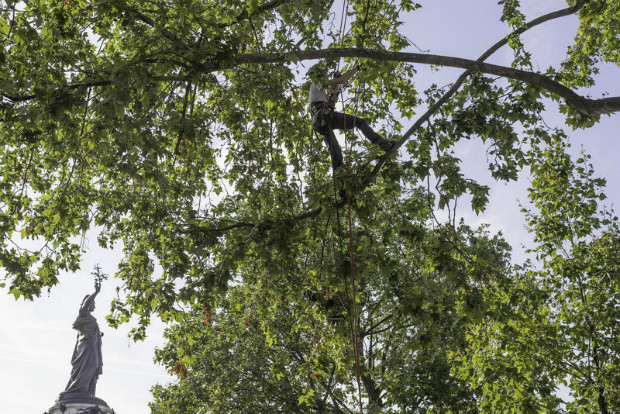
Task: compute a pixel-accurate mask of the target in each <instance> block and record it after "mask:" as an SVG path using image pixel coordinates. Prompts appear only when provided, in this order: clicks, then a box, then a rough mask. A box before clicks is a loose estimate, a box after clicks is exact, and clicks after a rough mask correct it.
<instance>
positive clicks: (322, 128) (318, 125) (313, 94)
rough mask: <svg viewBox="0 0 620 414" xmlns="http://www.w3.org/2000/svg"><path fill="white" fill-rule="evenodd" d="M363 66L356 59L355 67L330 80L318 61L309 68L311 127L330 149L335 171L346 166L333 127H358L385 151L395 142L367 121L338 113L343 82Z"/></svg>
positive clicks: (337, 74) (337, 73) (335, 75)
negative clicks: (329, 89) (328, 92)
mask: <svg viewBox="0 0 620 414" xmlns="http://www.w3.org/2000/svg"><path fill="white" fill-rule="evenodd" d="M359 68H360V66H359V64H358V63H357V62H355V66H354V67H353V69H351V70H349V71H348V72H346V73H344V74H342V75H341V74H340V73H339V72H336V73H335V74H334V78H333V79H330V80H328V79H327V72H326V69H325V67H323V66H320V65H319V64H316V65H314V66H312V67H311V68H310V70H309V71H308V76H309V77H310V80H311V81H312V85H311V86H310V114H311V115H312V128H313V129H314V130H315V131H316V132H317V133H318V134H319V135H321V136H323V141H325V144H326V145H327V148H328V149H329V154H330V155H331V158H332V168H333V169H334V171H336V170H337V169H338V168H340V167H341V166H342V165H343V162H342V151H341V149H340V144H339V143H338V140H337V139H336V136H335V135H334V129H353V128H357V129H359V130H360V131H361V132H362V134H364V136H365V137H366V138H367V139H368V140H369V141H370V142H372V143H373V144H377V145H379V147H381V149H382V150H384V151H389V150H390V148H392V146H393V145H394V143H393V142H390V141H388V140H387V139H385V138H383V137H382V136H381V135H379V134H377V133H376V132H375V131H374V130H373V129H372V128H371V127H370V125H368V123H367V122H366V121H365V120H364V119H362V118H358V117H356V116H354V115H347V114H345V113H342V112H336V111H335V110H334V105H335V104H336V101H337V100H338V95H339V94H340V91H341V90H342V85H344V84H345V83H347V82H348V81H349V80H350V79H351V78H352V77H353V75H355V74H356V73H357V71H358V70H359ZM327 86H329V87H330V88H331V89H332V93H331V94H330V95H327V93H326V92H325V88H326V87H327Z"/></svg>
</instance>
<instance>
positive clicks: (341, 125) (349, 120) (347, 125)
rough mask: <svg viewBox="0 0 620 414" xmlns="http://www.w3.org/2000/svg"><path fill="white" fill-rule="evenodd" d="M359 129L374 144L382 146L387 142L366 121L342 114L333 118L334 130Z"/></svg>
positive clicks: (337, 113) (338, 113) (335, 113)
mask: <svg viewBox="0 0 620 414" xmlns="http://www.w3.org/2000/svg"><path fill="white" fill-rule="evenodd" d="M353 128H357V129H359V130H360V132H361V133H362V134H364V136H365V137H366V139H368V140H369V141H370V142H372V143H373V144H379V145H380V144H381V143H382V142H387V140H386V139H385V138H383V137H382V136H381V135H379V134H377V133H376V132H375V131H374V130H373V129H372V128H371V127H370V125H368V123H367V122H366V120H365V119H363V118H359V117H356V116H355V115H348V114H343V113H342V112H334V116H333V118H332V129H353Z"/></svg>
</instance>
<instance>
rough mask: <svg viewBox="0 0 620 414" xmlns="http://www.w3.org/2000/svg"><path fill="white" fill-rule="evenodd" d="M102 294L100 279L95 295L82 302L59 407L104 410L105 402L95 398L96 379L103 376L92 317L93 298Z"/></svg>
mask: <svg viewBox="0 0 620 414" xmlns="http://www.w3.org/2000/svg"><path fill="white" fill-rule="evenodd" d="M100 290H101V279H97V280H96V281H95V293H93V294H92V295H86V296H85V297H84V300H82V305H81V306H80V312H79V315H78V317H77V318H76V319H75V322H73V329H75V330H76V331H78V335H77V340H76V343H75V349H74V350H73V357H72V358H71V367H72V368H71V378H70V379H69V383H68V384H67V387H66V388H65V390H64V391H63V392H61V393H60V396H59V397H58V403H63V404H67V403H88V404H96V405H100V406H104V407H107V404H106V403H105V401H103V400H102V399H100V398H97V397H95V390H96V387H97V379H98V378H99V375H101V373H102V372H103V370H102V367H103V362H102V358H101V337H102V336H103V334H102V333H101V331H99V325H98V324H97V319H95V317H94V316H93V315H92V314H91V312H93V311H94V310H95V297H97V294H98V293H99V291H100Z"/></svg>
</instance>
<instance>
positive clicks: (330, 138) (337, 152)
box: [322, 129, 343, 171]
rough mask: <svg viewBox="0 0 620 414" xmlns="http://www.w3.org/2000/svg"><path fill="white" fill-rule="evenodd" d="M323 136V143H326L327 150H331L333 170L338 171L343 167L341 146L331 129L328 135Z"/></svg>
mask: <svg viewBox="0 0 620 414" xmlns="http://www.w3.org/2000/svg"><path fill="white" fill-rule="evenodd" d="M322 135H323V141H325V145H327V149H328V150H329V155H330V156H331V157H332V169H333V170H334V171H336V170H337V169H338V168H340V167H342V165H343V162H342V150H341V149H340V144H339V143H338V140H337V139H336V136H335V135H334V132H333V131H332V130H331V129H328V130H327V133H326V134H322Z"/></svg>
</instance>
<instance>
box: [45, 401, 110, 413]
mask: <svg viewBox="0 0 620 414" xmlns="http://www.w3.org/2000/svg"><path fill="white" fill-rule="evenodd" d="M44 414H114V410H113V409H111V408H110V407H107V406H101V405H96V404H86V403H68V404H56V405H54V406H53V407H52V408H50V409H49V410H47V412H46V413H44Z"/></svg>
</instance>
